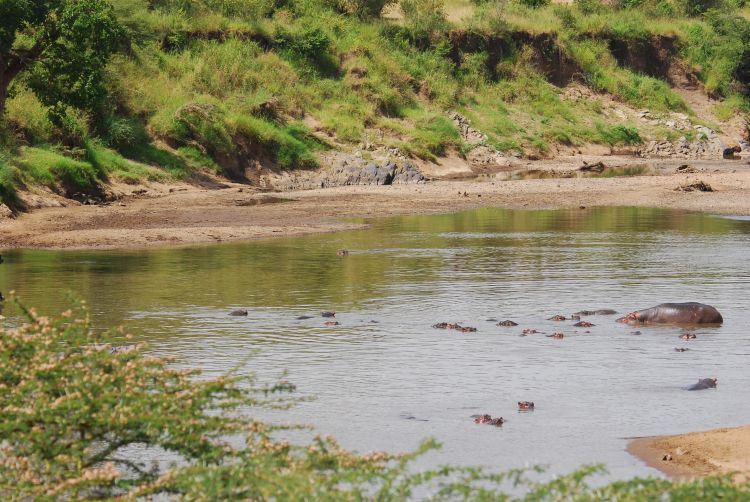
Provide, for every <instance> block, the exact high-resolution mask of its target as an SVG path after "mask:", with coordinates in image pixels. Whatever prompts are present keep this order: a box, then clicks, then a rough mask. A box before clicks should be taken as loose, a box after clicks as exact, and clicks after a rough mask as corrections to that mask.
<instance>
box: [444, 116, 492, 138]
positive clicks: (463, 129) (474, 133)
mask: <svg viewBox="0 0 750 502" xmlns="http://www.w3.org/2000/svg"><path fill="white" fill-rule="evenodd" d="M448 116H449V117H450V118H451V120H452V121H453V123H454V124H456V127H457V128H458V131H459V132H460V133H461V138H462V139H463V140H464V141H465V142H466V143H469V144H470V145H475V144H478V143H482V142H484V141H487V135H486V134H484V133H483V132H482V131H479V130H477V129H474V128H473V127H471V124H470V123H469V119H467V118H466V117H464V116H463V115H461V114H460V113H458V112H451V113H449V114H448Z"/></svg>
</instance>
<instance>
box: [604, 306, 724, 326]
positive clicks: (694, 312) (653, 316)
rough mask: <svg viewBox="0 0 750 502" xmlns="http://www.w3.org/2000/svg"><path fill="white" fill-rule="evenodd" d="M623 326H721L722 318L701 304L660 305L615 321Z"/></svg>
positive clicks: (714, 309)
mask: <svg viewBox="0 0 750 502" xmlns="http://www.w3.org/2000/svg"><path fill="white" fill-rule="evenodd" d="M617 322H622V323H625V324H630V325H635V324H683V325H692V324H721V323H723V322H724V318H723V317H722V316H721V314H720V313H719V311H718V310H716V308H714V307H712V306H710V305H705V304H703V303H696V302H687V303H662V304H660V305H657V306H655V307H651V308H649V309H644V310H638V311H636V312H631V313H629V314H628V315H626V316H624V317H621V318H619V319H617Z"/></svg>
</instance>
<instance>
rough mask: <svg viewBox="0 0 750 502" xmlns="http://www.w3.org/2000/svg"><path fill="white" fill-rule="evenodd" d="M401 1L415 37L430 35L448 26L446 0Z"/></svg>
mask: <svg viewBox="0 0 750 502" xmlns="http://www.w3.org/2000/svg"><path fill="white" fill-rule="evenodd" d="M399 3H400V5H401V12H403V13H404V19H405V20H406V25H407V27H408V28H409V30H410V31H411V32H412V37H413V38H419V37H424V36H429V35H430V34H431V33H433V32H436V31H439V30H442V29H444V28H445V27H446V24H447V21H446V18H445V0H401V1H400V2H399Z"/></svg>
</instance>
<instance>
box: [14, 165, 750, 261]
mask: <svg viewBox="0 0 750 502" xmlns="http://www.w3.org/2000/svg"><path fill="white" fill-rule="evenodd" d="M550 165H551V166H553V167H552V168H551V169H554V166H555V164H547V169H548V170H551V169H550V168H549V167H548V166H550ZM557 165H558V166H559V164H557ZM534 167H535V168H537V169H539V168H541V170H544V169H545V166H534ZM697 181H702V182H705V183H707V184H708V185H710V186H711V187H713V189H714V190H715V191H713V192H699V191H694V192H682V191H677V190H676V189H677V188H678V187H679V186H681V185H685V184H689V183H695V182H697ZM112 188H113V191H114V193H115V195H116V197H117V198H116V200H115V201H114V202H113V203H110V204H107V205H81V204H79V203H77V202H74V201H70V200H67V199H61V198H60V197H58V196H54V195H53V194H50V193H41V194H40V193H36V194H32V198H33V200H34V201H35V202H36V203H37V204H38V205H43V206H44V205H46V206H49V205H56V206H58V207H41V208H39V209H34V210H33V211H31V212H28V213H23V214H21V215H20V216H19V217H17V218H10V217H2V216H0V249H15V248H33V249H142V248H150V247H161V246H183V245H200V244H209V243H217V242H230V241H242V240H252V239H260V238H269V237H288V236H297V235H305V234H315V233H327V232H335V231H341V230H352V229H357V228H365V227H366V225H365V224H362V223H353V222H351V220H352V219H354V220H356V219H369V218H380V217H389V216H399V215H407V214H440V213H443V214H445V213H454V212H458V211H464V210H471V209H477V208H483V207H495V208H504V209H529V210H532V209H567V208H579V207H589V208H590V207H613V206H631V207H648V208H660V209H676V210H685V211H699V212H706V213H712V214H721V215H750V167H748V166H747V164H746V163H745V162H742V163H732V164H729V165H728V164H727V163H726V162H723V163H722V162H716V163H715V164H714V165H712V164H709V165H708V166H706V167H703V168H702V169H701V170H700V171H699V172H695V173H689V174H684V173H675V172H674V171H673V170H672V171H669V172H668V171H666V170H665V169H661V170H657V171H656V174H652V175H641V176H632V177H612V178H578V177H574V178H564V177H559V178H558V177H554V178H552V177H543V178H540V179H521V180H512V181H506V180H500V179H497V178H493V177H480V178H477V179H474V180H458V181H453V180H451V181H448V180H437V181H430V182H427V183H426V184H408V185H393V186H340V187H335V188H325V189H315V190H304V191H291V192H269V191H260V190H258V189H255V188H252V187H248V186H247V185H240V184H231V183H227V184H225V185H224V186H223V187H222V188H212V189H207V188H201V187H195V186H192V185H187V184H171V185H162V184H157V183H153V184H149V185H146V186H143V187H141V186H132V185H117V186H113V187H112ZM144 192H145V193H144ZM346 220H349V221H346Z"/></svg>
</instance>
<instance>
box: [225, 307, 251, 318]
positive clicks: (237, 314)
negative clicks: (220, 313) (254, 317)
mask: <svg viewBox="0 0 750 502" xmlns="http://www.w3.org/2000/svg"><path fill="white" fill-rule="evenodd" d="M229 315H231V316H235V317H240V316H246V315H247V310H245V309H238V310H233V311H231V312H230V313H229Z"/></svg>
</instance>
